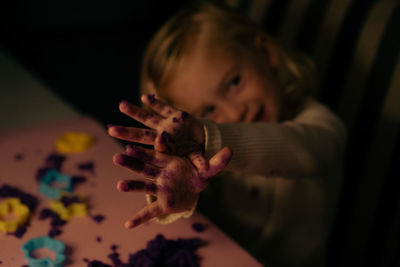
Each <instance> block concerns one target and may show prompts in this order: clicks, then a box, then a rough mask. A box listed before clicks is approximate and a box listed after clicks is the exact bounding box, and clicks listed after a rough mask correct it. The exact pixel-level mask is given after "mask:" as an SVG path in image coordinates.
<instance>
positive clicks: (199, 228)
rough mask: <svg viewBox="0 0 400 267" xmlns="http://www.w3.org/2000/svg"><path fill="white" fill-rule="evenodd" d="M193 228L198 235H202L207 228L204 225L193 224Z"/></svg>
mask: <svg viewBox="0 0 400 267" xmlns="http://www.w3.org/2000/svg"><path fill="white" fill-rule="evenodd" d="M192 228H193V230H195V231H196V232H198V233H202V232H204V230H205V226H204V224H202V223H193V224H192Z"/></svg>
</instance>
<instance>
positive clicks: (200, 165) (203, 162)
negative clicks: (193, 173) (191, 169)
mask: <svg viewBox="0 0 400 267" xmlns="http://www.w3.org/2000/svg"><path fill="white" fill-rule="evenodd" d="M189 158H190V161H191V162H192V163H193V165H194V166H195V167H196V168H197V170H199V171H200V172H202V171H207V170H208V168H209V166H210V165H209V162H208V160H207V159H206V158H205V157H204V155H203V153H198V152H194V153H190V155H189Z"/></svg>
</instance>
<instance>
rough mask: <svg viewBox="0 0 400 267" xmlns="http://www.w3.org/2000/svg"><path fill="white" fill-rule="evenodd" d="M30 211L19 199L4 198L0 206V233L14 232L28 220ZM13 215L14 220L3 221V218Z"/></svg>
mask: <svg viewBox="0 0 400 267" xmlns="http://www.w3.org/2000/svg"><path fill="white" fill-rule="evenodd" d="M29 214H30V211H29V208H28V206H26V205H25V204H23V203H21V200H20V199H19V198H6V199H5V200H4V202H2V203H1V204H0V231H2V232H6V233H10V232H15V231H16V230H17V228H18V227H19V226H22V225H24V224H25V223H26V221H27V220H28V217H29ZM10 215H13V217H14V218H12V219H9V220H3V218H4V217H7V216H10Z"/></svg>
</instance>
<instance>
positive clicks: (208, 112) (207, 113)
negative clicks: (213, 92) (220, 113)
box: [201, 106, 215, 117]
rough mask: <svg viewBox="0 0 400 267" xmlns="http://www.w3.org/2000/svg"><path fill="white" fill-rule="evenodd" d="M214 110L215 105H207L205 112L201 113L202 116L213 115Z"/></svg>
mask: <svg viewBox="0 0 400 267" xmlns="http://www.w3.org/2000/svg"><path fill="white" fill-rule="evenodd" d="M214 110H215V107H213V106H209V107H206V108H205V109H204V111H203V113H202V114H201V116H202V117H207V116H209V115H211V114H212V113H213V112H214Z"/></svg>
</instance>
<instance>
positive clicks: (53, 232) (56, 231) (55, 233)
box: [48, 228, 62, 238]
mask: <svg viewBox="0 0 400 267" xmlns="http://www.w3.org/2000/svg"><path fill="white" fill-rule="evenodd" d="M61 234H62V231H61V229H59V228H51V229H50V231H49V233H48V235H49V237H51V238H53V237H56V236H59V235H61Z"/></svg>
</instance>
